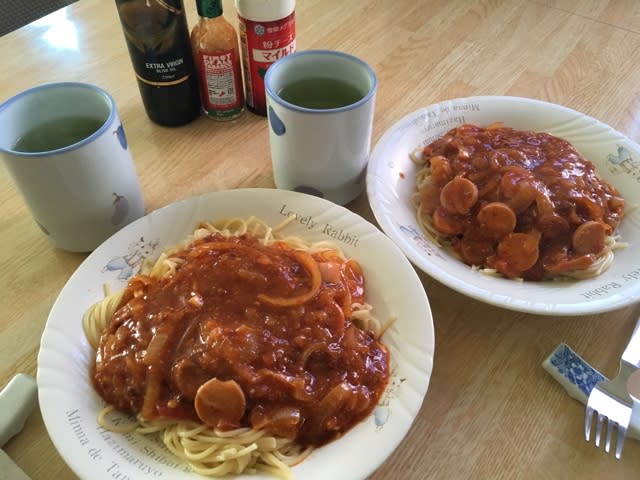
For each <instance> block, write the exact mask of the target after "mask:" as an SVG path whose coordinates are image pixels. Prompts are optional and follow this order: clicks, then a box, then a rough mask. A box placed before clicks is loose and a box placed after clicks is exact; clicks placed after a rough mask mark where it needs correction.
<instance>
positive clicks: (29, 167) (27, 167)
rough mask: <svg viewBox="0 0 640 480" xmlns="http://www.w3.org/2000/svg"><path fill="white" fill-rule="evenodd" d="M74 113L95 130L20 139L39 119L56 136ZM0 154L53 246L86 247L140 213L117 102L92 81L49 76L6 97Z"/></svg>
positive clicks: (0, 122)
mask: <svg viewBox="0 0 640 480" xmlns="http://www.w3.org/2000/svg"><path fill="white" fill-rule="evenodd" d="M73 118H75V119H79V118H82V119H83V121H81V122H80V121H79V122H78V123H79V124H85V125H87V124H91V125H92V126H93V125H95V128H96V129H95V131H93V132H91V131H87V133H86V135H83V136H82V137H81V138H78V139H77V141H74V142H73V143H71V144H64V143H59V144H57V145H54V143H53V142H51V143H50V144H43V145H54V146H49V147H47V146H43V145H35V143H34V144H32V145H31V146H30V147H29V148H25V147H23V146H22V145H21V142H22V139H24V138H25V136H26V137H28V136H29V135H27V134H28V133H29V132H33V131H34V129H37V128H42V127H43V126H44V125H45V124H48V125H49V126H50V127H51V128H52V129H53V130H51V132H53V133H54V135H52V138H57V139H60V138H61V137H62V135H63V133H62V131H63V130H64V128H67V127H69V125H70V123H71V119H73ZM58 129H61V130H58ZM79 130H80V129H78V131H79ZM51 132H50V133H51ZM76 133H78V132H76ZM70 138H71V137H70ZM0 156H2V158H3V161H4V164H5V165H6V167H7V169H8V171H9V174H10V175H11V177H12V178H13V180H14V182H15V184H16V186H17V188H18V190H19V191H20V193H21V194H22V196H23V198H24V201H25V203H26V204H27V206H28V207H29V210H30V211H31V214H32V215H33V217H34V219H35V221H36V222H37V223H38V225H39V226H40V228H41V229H42V231H43V232H44V233H45V234H47V235H48V237H49V239H50V240H51V242H52V243H53V244H54V245H55V246H56V247H58V248H62V249H64V250H69V251H74V252H88V251H91V250H93V249H95V248H96V247H97V246H98V245H99V244H100V243H102V242H103V241H104V240H106V239H107V238H108V237H109V236H111V235H112V234H113V233H115V232H116V231H117V230H119V229H120V228H122V227H123V226H125V225H127V224H128V223H130V222H132V221H133V220H135V219H137V218H139V217H140V216H142V215H143V214H144V205H143V199H142V192H141V189H140V184H139V182H138V176H137V173H136V169H135V165H134V163H133V160H132V158H131V154H130V151H129V147H128V145H127V139H126V136H125V133H124V129H123V128H122V123H121V121H120V118H119V116H118V112H117V110H116V105H115V102H114V100H113V98H112V97H111V95H109V94H108V93H107V92H105V91H104V90H102V89H101V88H99V87H97V86H95V85H91V84H85V83H76V82H63V83H50V84H45V85H40V86H37V87H34V88H31V89H29V90H26V91H24V92H22V93H19V94H18V95H16V96H15V97H12V98H10V99H9V100H7V101H6V102H4V103H3V104H2V105H0Z"/></svg>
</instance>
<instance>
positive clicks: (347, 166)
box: [265, 50, 377, 205]
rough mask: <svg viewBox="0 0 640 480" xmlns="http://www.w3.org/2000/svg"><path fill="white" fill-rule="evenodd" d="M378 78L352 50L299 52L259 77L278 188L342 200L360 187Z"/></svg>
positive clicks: (347, 200) (362, 180) (369, 140)
mask: <svg viewBox="0 0 640 480" xmlns="http://www.w3.org/2000/svg"><path fill="white" fill-rule="evenodd" d="M376 88H377V79H376V75H375V73H374V71H373V69H372V68H371V67H370V66H369V65H367V64H366V63H365V62H364V61H362V60H361V59H359V58H357V57H354V56H353V55H350V54H347V53H344V52H338V51H333V50H306V51H302V52H297V53H294V54H291V55H288V56H286V57H283V58H281V59H280V60H278V61H277V62H275V63H274V64H273V65H272V66H271V67H269V70H267V74H266V76H265V91H266V94H267V118H268V122H269V143H270V147H271V160H272V165H273V175H274V180H275V184H276V186H277V187H278V188H283V189H286V190H296V191H300V192H304V193H311V194H314V195H317V196H321V197H324V198H326V199H328V200H331V201H332V202H334V203H337V204H340V205H344V204H346V203H348V202H350V201H352V200H353V199H355V198H356V197H357V196H358V195H359V194H360V193H362V191H363V190H364V182H365V172H366V168H367V163H368V160H369V152H370V147H371V130H372V126H373V115H374V107H375V96H376Z"/></svg>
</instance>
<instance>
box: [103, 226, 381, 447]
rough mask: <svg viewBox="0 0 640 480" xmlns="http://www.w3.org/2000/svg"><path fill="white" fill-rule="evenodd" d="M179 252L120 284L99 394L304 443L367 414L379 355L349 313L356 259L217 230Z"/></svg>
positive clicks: (149, 411) (357, 298) (148, 415)
mask: <svg viewBox="0 0 640 480" xmlns="http://www.w3.org/2000/svg"><path fill="white" fill-rule="evenodd" d="M177 256H179V257H181V258H182V259H183V260H184V263H183V264H182V265H180V267H179V268H178V270H177V272H176V273H175V274H174V275H173V276H171V277H167V278H164V279H155V278H151V277H148V276H144V275H139V276H136V277H134V278H133V279H132V280H130V282H129V285H128V287H127V288H126V291H125V295H124V298H123V301H122V303H121V306H120V308H119V309H118V310H117V311H116V313H115V314H114V316H113V318H112V319H111V321H110V323H109V326H108V328H107V329H106V331H105V332H104V333H103V335H102V337H101V341H100V344H99V347H98V350H97V354H96V360H95V366H94V369H93V382H94V385H95V388H96V390H97V392H98V393H99V394H100V395H101V396H102V398H103V399H104V400H106V401H107V402H108V403H109V404H112V405H114V406H115V407H116V408H117V409H119V410H121V411H125V412H132V413H136V414H138V413H140V414H141V415H142V417H143V418H145V419H146V420H153V419H156V418H171V419H177V420H182V419H188V420H195V421H199V422H202V423H205V424H207V425H209V426H210V427H213V428H218V429H221V430H231V429H234V428H238V427H253V428H256V429H264V430H265V431H266V432H268V433H270V434H272V435H275V436H279V437H285V438H291V439H295V440H296V441H297V442H298V443H300V444H302V445H322V444H324V443H326V442H328V441H331V440H333V439H335V438H337V437H339V436H341V435H342V434H343V433H344V432H346V431H347V430H349V429H350V428H351V427H352V426H354V425H355V424H356V423H358V422H360V421H361V420H362V419H364V418H365V417H367V416H368V415H369V414H370V413H371V411H372V410H373V408H374V407H375V405H376V404H377V403H378V400H379V399H380V397H381V395H382V393H383V391H384V389H385V387H386V384H387V381H388V376H389V355H388V351H387V349H386V348H385V346H384V345H383V344H381V343H380V342H379V341H378V340H377V339H376V338H375V336H374V334H373V333H372V332H368V331H364V330H362V329H360V328H358V327H356V326H355V325H354V324H353V323H352V322H351V320H350V319H349V317H350V313H351V305H352V303H353V302H359V303H364V296H365V281H364V276H363V274H362V270H361V268H360V266H359V264H357V263H356V262H355V261H353V260H348V261H344V260H343V259H342V258H339V257H338V255H337V254H336V253H335V252H320V253H314V254H312V255H310V254H308V253H304V252H302V253H300V252H298V253H296V251H294V250H293V249H291V248H290V247H288V246H286V245H285V244H276V245H273V246H269V247H265V246H262V245H260V244H259V242H258V241H257V240H256V239H255V238H254V237H252V236H240V237H232V238H224V237H222V236H220V235H219V234H213V235H211V236H209V237H207V238H205V239H203V240H200V241H197V242H196V243H195V244H194V245H193V246H191V247H189V248H187V249H185V250H184V251H183V252H181V253H180V254H178V255H177ZM314 282H315V283H316V285H315V287H317V283H319V288H317V291H316V292H315V293H314V294H313V295H312V296H311V297H310V298H305V297H309V292H310V291H312V289H314V288H315V287H314Z"/></svg>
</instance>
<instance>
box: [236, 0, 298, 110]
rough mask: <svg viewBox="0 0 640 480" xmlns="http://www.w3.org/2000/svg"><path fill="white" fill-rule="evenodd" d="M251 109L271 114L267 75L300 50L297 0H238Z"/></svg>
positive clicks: (244, 65) (245, 78)
mask: <svg viewBox="0 0 640 480" xmlns="http://www.w3.org/2000/svg"><path fill="white" fill-rule="evenodd" d="M235 5H236V10H237V11H238V20H239V32H240V45H241V47H242V66H243V68H244V83H245V93H246V95H245V96H246V101H247V108H248V109H249V110H251V111H252V112H254V113H257V114H258V115H266V114H267V101H266V97H265V92H264V76H265V74H266V73H267V69H268V68H269V66H270V65H271V64H272V63H273V62H275V61H276V60H278V59H279V58H281V57H284V56H285V55H289V54H290V53H293V52H294V51H295V50H296V18H295V7H296V2H295V0H235Z"/></svg>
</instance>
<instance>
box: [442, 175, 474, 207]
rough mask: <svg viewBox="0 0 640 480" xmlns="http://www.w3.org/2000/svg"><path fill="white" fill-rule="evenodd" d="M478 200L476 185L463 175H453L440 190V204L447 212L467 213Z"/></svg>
mask: <svg viewBox="0 0 640 480" xmlns="http://www.w3.org/2000/svg"><path fill="white" fill-rule="evenodd" d="M477 201H478V187H477V186H476V184H475V183H473V182H472V181H471V180H469V179H467V178H464V177H460V176H458V177H454V178H453V179H452V180H450V181H449V182H448V183H447V184H446V185H445V186H444V187H442V191H441V192H440V204H441V205H442V206H443V207H444V209H445V210H447V212H449V213H453V214H459V215H464V214H466V213H469V210H471V207H473V206H474V205H475V204H476V202H477Z"/></svg>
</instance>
